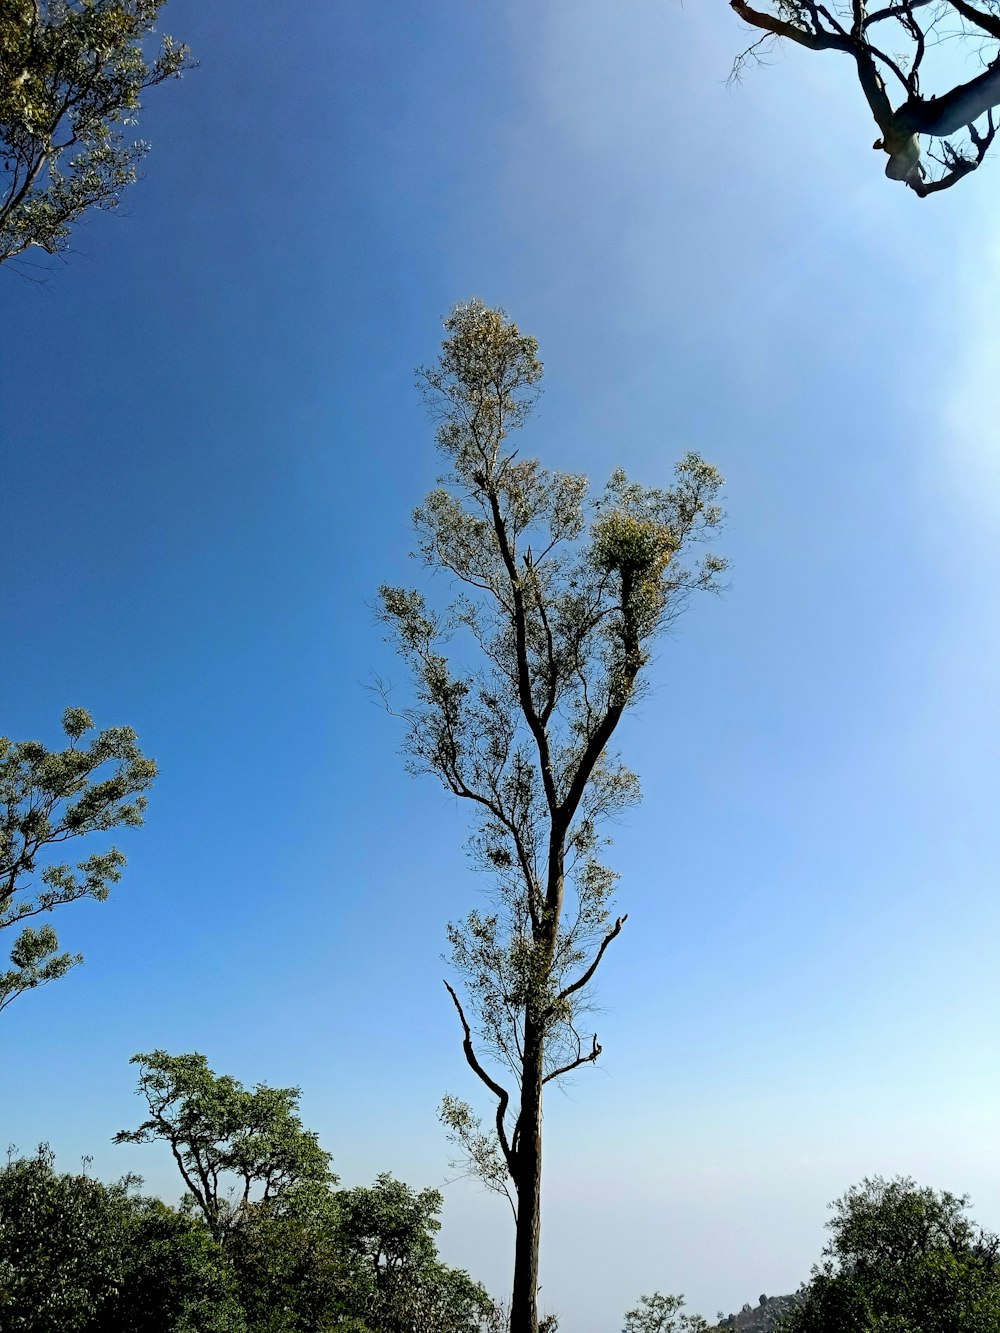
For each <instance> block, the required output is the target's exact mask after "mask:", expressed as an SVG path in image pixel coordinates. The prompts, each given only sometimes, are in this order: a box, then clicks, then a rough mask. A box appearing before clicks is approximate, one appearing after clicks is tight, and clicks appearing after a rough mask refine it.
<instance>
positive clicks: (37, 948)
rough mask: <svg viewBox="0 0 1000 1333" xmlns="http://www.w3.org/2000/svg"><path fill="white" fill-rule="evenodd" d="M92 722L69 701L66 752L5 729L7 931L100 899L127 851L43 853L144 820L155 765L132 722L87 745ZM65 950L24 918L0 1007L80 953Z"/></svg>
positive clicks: (1, 794) (1, 850)
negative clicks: (51, 858)
mask: <svg viewBox="0 0 1000 1333" xmlns="http://www.w3.org/2000/svg"><path fill="white" fill-rule="evenodd" d="M93 727H94V724H93V721H92V719H91V717H90V714H89V713H88V712H87V711H86V709H83V708H67V709H66V712H65V713H64V714H63V731H64V732H65V734H66V736H67V737H68V739H69V745H68V746H67V747H66V748H65V749H63V750H47V749H46V748H45V746H44V745H42V744H41V742H40V741H11V740H9V739H8V738H7V737H6V736H0V930H5V929H7V928H9V927H11V926H16V925H18V924H20V923H22V922H24V921H27V920H28V919H30V918H32V917H36V916H41V915H45V914H47V913H49V912H52V911H54V910H55V908H57V907H61V906H64V905H65V904H66V903H71V902H75V901H76V900H77V899H79V898H95V899H97V900H98V901H99V902H103V900H104V899H105V898H107V896H108V890H109V888H110V886H111V885H112V884H115V883H117V882H118V880H120V879H121V872H122V867H123V866H124V865H125V857H124V856H123V855H122V853H121V852H120V851H119V850H118V849H117V848H116V847H111V848H109V849H108V850H107V851H104V852H94V853H92V854H91V855H90V856H88V857H86V859H85V860H83V861H80V862H79V863H78V864H77V866H76V867H75V869H74V868H72V867H70V866H69V865H67V864H65V863H62V862H55V863H52V864H49V865H45V866H42V867H41V868H39V861H40V858H42V857H43V856H44V855H45V854H46V853H48V852H50V851H51V849H52V848H53V847H57V846H59V845H60V844H62V843H64V842H67V841H69V840H70V839H71V838H78V837H86V836H87V835H88V834H90V833H103V832H107V831H108V830H109V829H113V828H119V827H124V828H134V827H136V826H138V825H139V824H141V823H142V816H143V812H144V811H145V808H146V797H145V795H144V793H145V792H146V790H147V789H148V788H149V787H150V785H151V784H152V781H153V779H154V778H155V776H156V765H155V764H154V763H153V761H152V760H151V759H147V758H146V757H145V756H144V755H143V753H142V751H141V750H140V749H139V746H138V743H137V741H136V736H135V732H134V731H132V729H131V728H130V727H109V728H107V729H105V730H104V731H100V732H98V734H97V735H96V736H95V737H94V738H93V739H92V740H91V741H90V743H89V744H82V743H81V742H82V741H83V738H84V737H85V736H86V735H87V733H88V732H90V731H92V730H93ZM58 949H59V941H58V938H57V936H56V932H55V930H54V929H53V928H52V926H50V925H47V924H46V925H42V926H40V927H37V928H36V927H34V926H24V928H23V929H22V930H21V932H20V933H19V934H18V936H17V938H16V940H15V941H14V947H13V948H12V949H11V952H10V961H11V963H12V964H13V966H12V968H10V969H9V970H8V971H6V972H0V1009H5V1008H6V1007H7V1005H9V1004H10V1003H11V1002H12V1001H13V1000H15V999H16V998H17V996H18V995H21V994H23V993H24V992H25V991H27V990H32V989H33V988H34V987H36V986H43V985H45V984H46V983H47V982H49V981H56V980H58V978H59V977H62V976H65V974H66V973H67V972H68V971H69V969H70V968H72V967H76V965H77V964H78V963H81V962H82V961H83V958H82V955H81V954H69V953H63V954H61V953H59V952H58Z"/></svg>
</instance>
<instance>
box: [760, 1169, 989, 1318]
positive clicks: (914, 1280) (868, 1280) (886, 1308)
mask: <svg viewBox="0 0 1000 1333" xmlns="http://www.w3.org/2000/svg"><path fill="white" fill-rule="evenodd" d="M831 1207H832V1209H833V1216H832V1217H831V1219H830V1221H829V1222H828V1223H827V1226H828V1229H829V1231H830V1240H829V1242H828V1244H827V1246H826V1247H825V1249H824V1251H823V1253H824V1256H825V1259H824V1262H823V1263H822V1264H821V1265H820V1266H819V1267H817V1268H816V1269H814V1271H813V1277H812V1280H811V1281H810V1282H809V1283H808V1284H807V1286H806V1287H805V1288H804V1290H803V1292H802V1303H801V1305H799V1306H798V1307H796V1308H795V1309H793V1310H792V1311H790V1312H789V1313H788V1314H787V1315H785V1316H784V1318H783V1320H782V1322H781V1325H780V1327H781V1331H782V1333H866V1330H867V1331H868V1333H991V1330H995V1329H997V1328H998V1327H1000V1241H998V1240H997V1238H996V1237H995V1236H991V1235H989V1234H987V1233H986V1232H984V1231H982V1230H981V1229H980V1228H978V1227H977V1226H976V1225H975V1224H974V1223H973V1222H972V1220H971V1218H970V1217H969V1216H968V1207H969V1200H968V1198H967V1197H964V1196H962V1197H959V1196H957V1195H954V1194H951V1193H949V1192H948V1191H947V1190H943V1191H937V1190H933V1189H928V1188H921V1187H918V1186H917V1184H916V1183H915V1182H914V1181H913V1180H911V1179H910V1178H909V1177H903V1176H899V1177H896V1178H895V1179H894V1180H884V1179H882V1177H880V1176H874V1177H872V1178H870V1179H865V1180H864V1181H862V1183H861V1184H860V1185H857V1186H854V1187H853V1188H851V1189H849V1190H848V1191H847V1193H846V1194H845V1195H844V1196H843V1197H842V1198H840V1199H837V1200H835V1202H834V1203H833V1204H832V1205H831Z"/></svg>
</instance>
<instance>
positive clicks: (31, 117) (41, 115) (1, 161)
mask: <svg viewBox="0 0 1000 1333" xmlns="http://www.w3.org/2000/svg"><path fill="white" fill-rule="evenodd" d="M164 3H165V0H3V4H2V5H0V263H2V262H3V261H4V260H6V259H11V258H13V257H14V256H16V255H19V254H22V253H23V252H24V251H25V250H27V249H28V248H29V247H31V246H39V247H40V248H41V249H43V250H45V251H47V252H48V253H50V254H54V253H56V252H57V251H59V250H62V249H64V248H65V246H66V243H67V238H68V236H69V233H70V225H71V224H72V223H73V222H74V221H76V220H77V219H78V218H79V217H80V216H82V214H83V213H85V212H86V211H87V209H89V208H103V209H109V208H114V207H116V206H117V204H118V202H119V199H120V197H121V193H122V190H123V189H124V188H125V187H126V186H127V185H129V184H131V183H132V182H133V181H134V180H135V178H136V168H137V165H138V163H139V161H140V160H141V159H142V157H143V156H144V155H145V153H146V151H147V148H148V145H146V144H145V143H142V142H141V141H139V142H133V143H129V142H127V141H126V139H125V137H124V135H123V133H122V128H124V127H125V126H128V125H131V124H133V123H134V122H135V120H136V117H137V116H138V114H139V112H140V110H141V105H140V96H141V94H142V92H143V91H144V90H145V89H147V88H150V87H153V86H154V85H156V84H160V83H163V82H164V81H165V80H166V79H170V78H174V77H176V76H178V75H180V74H181V73H182V71H183V70H185V69H187V68H190V66H191V60H190V58H189V54H188V50H187V48H186V47H185V46H178V45H176V44H175V43H174V41H173V39H172V38H170V37H169V36H164V37H162V39H161V45H160V49H159V52H158V54H156V55H155V56H153V57H152V58H147V56H146V55H145V54H144V50H143V44H144V42H145V41H146V39H147V38H148V36H149V35H150V34H151V33H152V32H153V30H154V28H155V25H156V21H157V16H158V14H159V11H160V10H161V9H162V7H163V4H164ZM120 127H121V128H120Z"/></svg>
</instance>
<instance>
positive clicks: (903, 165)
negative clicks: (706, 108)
mask: <svg viewBox="0 0 1000 1333" xmlns="http://www.w3.org/2000/svg"><path fill="white" fill-rule="evenodd" d="M730 5H731V7H732V9H733V10H734V12H735V13H736V14H737V15H738V16H739V17H740V18H741V19H742V20H743V21H744V22H745V23H747V24H749V25H750V26H751V27H753V28H756V29H758V30H759V31H761V32H762V33H763V34H764V35H763V36H762V37H758V38H757V39H756V40H755V41H754V42H753V43H752V45H751V46H749V47H748V48H747V49H746V50H745V51H744V52H743V53H742V55H740V56H739V57H738V58H737V61H736V64H735V66H734V71H733V72H734V75H735V76H738V75H739V74H740V72H741V70H742V69H743V68H744V66H745V65H746V63H747V62H748V61H750V60H754V59H756V60H761V59H763V58H764V57H765V56H766V53H767V51H768V49H769V47H771V46H772V45H773V43H774V42H776V41H781V40H787V41H790V42H794V43H795V44H796V45H798V46H802V47H805V48H806V49H807V50H810V51H838V52H840V53H841V54H842V55H845V56H847V58H848V59H849V60H850V61H851V63H852V64H853V66H854V71H855V74H856V77H857V80H858V84H859V86H860V88H861V91H862V93H863V95H864V97H865V100H866V101H867V103H868V106H869V108H870V110H871V113H872V116H873V117H874V119H875V123H876V125H877V126H878V130H879V137H878V138H877V139H876V140H875V143H874V144H873V147H874V148H876V149H881V151H882V152H884V153H885V154H886V155H887V159H888V160H887V161H886V165H885V174H886V175H887V176H888V177H889V178H890V180H897V181H902V182H903V183H904V184H905V185H907V186H908V187H909V188H910V189H911V190H913V191H914V192H915V193H916V194H918V195H920V196H921V197H924V196H926V195H929V194H934V193H936V192H937V191H939V190H945V189H948V188H949V187H950V186H952V185H955V184H956V183H957V182H958V181H960V180H961V179H962V178H963V177H965V176H967V175H968V174H969V173H970V172H971V171H975V169H976V168H977V167H978V166H979V165H980V163H981V162H982V161H983V159H984V158H985V156H986V153H987V150H988V149H989V147H990V145H991V144H992V143H993V140H994V138H995V137H996V131H997V121H996V119H995V115H994V108H995V107H996V106H997V105H998V104H1000V7H998V5H997V4H996V0H981V3H979V4H974V3H972V0H888V2H887V3H885V4H876V5H874V6H870V5H869V4H868V3H867V0H851V3H850V4H841V5H833V6H829V7H828V6H827V5H825V4H821V3H819V2H818V0H770V3H769V4H767V5H766V6H761V7H755V6H754V5H752V4H750V3H748V0H730ZM956 56H957V57H961V56H964V57H966V58H968V59H971V60H972V62H973V63H974V64H977V65H979V66H980V69H979V71H978V72H977V73H976V74H975V75H973V77H972V78H965V77H957V76H960V75H963V74H964V73H965V71H966V68H967V67H966V66H965V65H964V64H963V63H962V61H961V58H956ZM932 88H933V91H932V90H931V89H932ZM921 140H924V143H923V145H922V144H921Z"/></svg>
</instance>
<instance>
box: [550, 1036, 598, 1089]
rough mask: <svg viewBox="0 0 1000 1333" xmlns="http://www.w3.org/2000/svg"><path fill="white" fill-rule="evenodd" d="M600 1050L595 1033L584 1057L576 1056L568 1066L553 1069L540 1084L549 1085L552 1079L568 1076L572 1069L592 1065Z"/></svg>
mask: <svg viewBox="0 0 1000 1333" xmlns="http://www.w3.org/2000/svg"><path fill="white" fill-rule="evenodd" d="M601 1050H602V1047H601V1045H600V1043H599V1042H598V1040H597V1033H596V1032H595V1033H594V1036H593V1045H592V1047H591V1049H590V1051H589V1052H588V1053H587V1054H586V1055H582V1054H581V1055H578V1056H577V1057H576V1059H575V1060H571V1061H570V1062H569V1064H566V1065H562V1066H561V1067H560V1068H559V1069H553V1070H552V1072H551V1073H550V1074H546V1075H545V1077H544V1078H543V1079H542V1082H543V1083H551V1082H552V1080H553V1079H554V1078H561V1077H562V1075H563V1074H569V1073H571V1072H572V1071H573V1070H574V1069H579V1068H580V1066H581V1065H589V1064H593V1062H594V1061H595V1060H596V1059H597V1058H598V1056H599V1055H600V1054H601Z"/></svg>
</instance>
